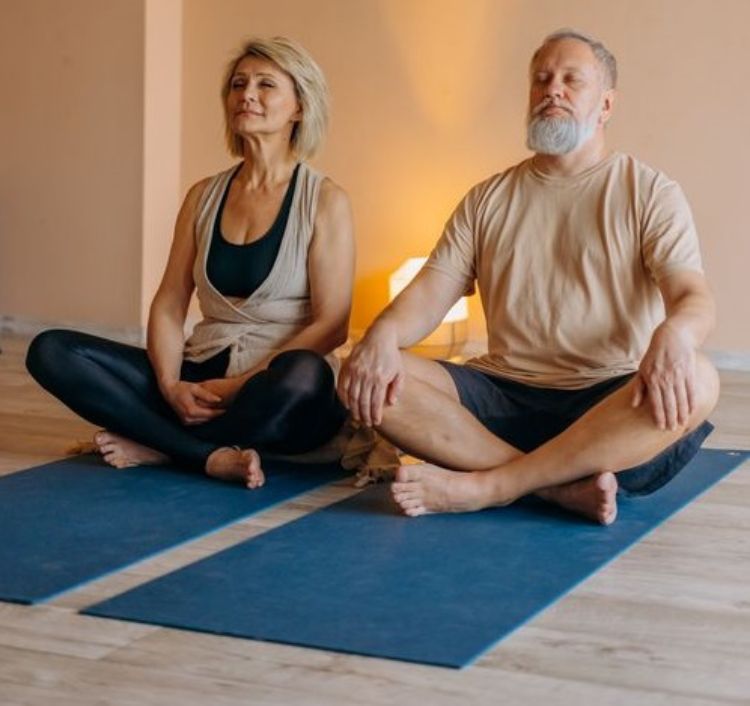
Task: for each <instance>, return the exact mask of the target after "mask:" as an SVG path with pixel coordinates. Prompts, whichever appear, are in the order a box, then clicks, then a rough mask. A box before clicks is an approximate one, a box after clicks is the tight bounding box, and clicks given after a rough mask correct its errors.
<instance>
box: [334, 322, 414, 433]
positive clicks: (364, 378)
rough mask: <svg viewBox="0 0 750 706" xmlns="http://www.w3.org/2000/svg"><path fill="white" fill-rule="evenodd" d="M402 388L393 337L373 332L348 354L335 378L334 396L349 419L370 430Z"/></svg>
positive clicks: (401, 371) (381, 332)
mask: <svg viewBox="0 0 750 706" xmlns="http://www.w3.org/2000/svg"><path fill="white" fill-rule="evenodd" d="M403 384H404V364H403V360H402V357H401V352H400V351H399V349H398V346H397V345H396V339H395V336H393V335H391V334H390V333H389V332H388V331H387V330H382V329H381V331H376V330H373V331H371V333H368V334H367V335H366V336H365V337H364V338H363V339H362V341H360V342H359V343H358V344H357V345H356V346H355V347H354V349H353V350H352V353H351V355H350V356H349V357H348V358H347V359H346V361H345V362H344V365H343V367H342V369H341V373H340V374H339V381H338V393H339V397H340V398H341V401H342V403H343V404H344V406H345V407H347V408H348V409H349V410H350V411H351V413H352V417H353V418H354V419H356V420H357V421H361V422H362V423H363V424H365V425H367V426H368V427H369V426H373V425H374V424H375V425H376V424H380V423H381V422H382V421H383V407H384V405H386V404H389V405H392V404H395V403H396V401H397V399H398V395H399V393H400V392H401V388H402V387H403Z"/></svg>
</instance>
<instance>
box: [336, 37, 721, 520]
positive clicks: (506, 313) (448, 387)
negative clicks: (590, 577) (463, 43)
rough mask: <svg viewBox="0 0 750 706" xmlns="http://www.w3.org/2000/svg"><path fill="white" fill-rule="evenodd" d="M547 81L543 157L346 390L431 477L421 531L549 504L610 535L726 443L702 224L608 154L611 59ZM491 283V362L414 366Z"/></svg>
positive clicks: (575, 65)
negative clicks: (453, 517) (492, 510)
mask: <svg viewBox="0 0 750 706" xmlns="http://www.w3.org/2000/svg"><path fill="white" fill-rule="evenodd" d="M530 81H531V85H530V91H529V111H528V140H527V144H528V147H529V148H530V150H531V151H532V152H534V155H533V156H532V157H531V158H530V159H527V160H525V161H524V162H521V163H520V164H517V165H515V166H513V167H511V168H510V169H507V170H505V171H503V172H501V173H499V174H496V175H495V176H492V177H490V178H489V179H487V180H486V181H483V182H482V183H480V184H478V185H477V186H475V187H474V188H473V189H471V190H470V191H469V193H468V194H467V195H466V197H465V198H464V199H463V200H462V201H461V203H460V204H459V205H458V207H457V208H456V210H455V211H454V213H453V215H452V216H451V218H450V219H449V221H448V223H447V224H446V227H445V230H444V232H443V234H442V236H441V238H440V239H439V241H438V243H437V245H436V246H435V248H434V250H433V252H432V254H431V256H430V258H429V260H428V261H427V263H426V264H425V266H424V268H423V269H422V271H421V272H420V273H419V275H418V276H417V277H416V278H415V279H414V280H413V282H412V283H411V284H410V286H408V287H407V288H406V289H405V290H404V291H403V292H402V293H401V295H400V296H399V297H398V298H397V299H396V300H395V301H394V302H393V303H392V304H391V305H390V306H389V307H388V308H387V309H386V310H385V311H384V312H383V313H381V314H380V316H379V317H378V318H377V319H376V320H375V322H374V323H373V325H372V326H371V327H370V328H369V329H368V331H367V333H366V335H365V336H364V338H363V339H362V341H361V342H360V343H359V344H358V345H357V346H356V347H355V348H354V350H353V351H352V354H351V356H350V357H349V359H348V360H347V361H346V363H345V365H344V367H343V369H342V373H341V375H340V377H339V383H338V391H339V395H340V397H341V399H342V401H343V402H344V404H345V405H346V406H347V407H348V408H349V409H350V410H351V413H352V415H353V417H354V418H355V419H358V420H360V421H361V422H363V423H364V424H367V425H373V426H375V427H376V428H377V429H378V430H379V431H380V432H381V433H382V434H383V435H384V436H386V437H387V438H388V439H390V440H391V441H392V442H393V443H395V444H396V445H397V446H398V447H400V448H402V449H404V450H407V451H408V452H410V453H411V454H413V455H415V456H417V457H419V458H422V459H424V460H425V461H426V463H421V464H417V465H410V466H402V467H401V468H400V469H399V470H398V472H397V476H396V482H394V483H393V486H392V493H393V496H394V498H395V500H396V502H397V503H398V505H399V506H400V508H401V509H402V510H403V512H404V513H405V514H407V515H410V516H416V515H421V514H424V513H428V512H447V511H448V512H463V511H473V510H479V509H481V508H485V507H489V506H497V505H506V504H508V503H511V502H513V501H514V500H515V499H517V498H519V497H521V496H523V495H526V494H528V493H537V494H538V495H539V496H540V497H542V498H544V499H546V500H549V501H550V502H554V503H557V504H559V505H561V506H563V507H565V508H568V509H570V510H572V511H574V512H577V513H580V514H582V515H584V516H586V517H588V518H590V519H593V520H595V521H598V522H600V523H602V524H610V523H611V522H613V521H614V519H615V516H616V513H617V497H618V493H620V494H626V495H641V494H647V493H651V492H654V491H655V490H657V489H658V488H660V487H661V486H663V485H664V484H665V483H667V482H668V481H669V480H671V479H672V478H673V477H674V476H675V475H676V474H677V473H678V472H679V471H680V470H681V469H682V468H683V467H684V466H685V464H686V463H687V461H688V460H690V458H691V457H692V456H693V455H694V454H695V452H696V451H697V449H698V447H699V446H700V444H701V443H702V441H703V439H704V438H705V436H706V435H707V434H708V433H709V432H710V430H711V428H712V427H711V425H710V424H709V423H708V422H706V421H705V420H706V418H707V416H708V414H709V413H710V412H711V410H712V409H713V407H714V405H715V404H716V400H717V397H718V391H719V383H718V376H717V374H716V371H715V370H714V368H713V366H712V365H711V363H710V362H709V361H708V359H707V358H706V357H705V356H704V355H703V354H701V353H700V352H698V348H699V346H700V345H701V344H702V343H703V341H704V340H705V338H706V336H707V334H708V332H709V330H710V329H711V327H712V325H713V321H714V305H713V299H712V296H711V294H710V291H709V289H708V285H707V283H706V280H705V277H704V275H703V272H702V267H701V259H700V252H699V248H698V239H697V235H696V231H695V227H694V224H693V219H692V216H691V213H690V209H689V207H688V205H687V202H686V200H685V197H684V195H683V193H682V191H681V189H680V187H679V186H678V185H677V184H676V183H675V182H674V181H672V180H671V179H669V178H668V177H666V176H665V175H664V174H662V173H660V172H658V171H656V170H654V169H652V168H651V167H648V166H646V165H645V164H643V163H642V162H640V161H638V160H637V159H635V158H634V157H631V156H629V155H625V154H621V153H618V152H612V151H610V150H609V149H608V148H607V146H606V141H605V126H606V124H607V122H608V121H609V119H610V117H611V115H612V111H613V107H614V100H615V86H616V81H617V67H616V62H615V59H614V57H613V56H612V54H611V53H610V52H609V51H608V50H607V49H606V47H604V45H603V44H602V43H601V42H599V41H597V40H595V39H593V38H591V37H589V36H587V35H585V34H583V33H581V32H577V31H573V30H561V31H559V32H555V33H554V34H552V35H550V36H548V37H547V38H546V39H545V40H544V42H543V43H542V45H541V47H540V48H539V49H538V50H537V51H536V53H535V54H534V56H533V58H532V61H531V72H530ZM475 283H476V286H478V288H479V292H480V295H481V299H482V305H483V307H484V311H485V314H486V319H487V333H488V353H487V354H486V355H483V356H481V357H479V358H474V359H472V360H469V361H468V362H467V363H466V364H465V365H455V364H452V363H449V362H437V361H430V360H426V359H422V358H419V357H416V356H414V355H411V354H409V353H408V352H406V350H405V349H407V348H409V347H410V346H412V345H414V344H415V343H417V342H418V341H419V340H421V339H422V338H423V337H424V336H425V335H427V334H428V333H429V332H430V331H432V330H433V329H434V328H435V327H437V326H438V325H439V323H440V321H441V320H442V318H443V316H444V315H445V313H446V312H447V311H448V309H449V308H450V307H451V306H452V305H453V304H454V302H455V301H456V300H457V299H458V298H459V297H461V296H462V295H465V294H467V293H471V292H472V291H473V290H474V288H475Z"/></svg>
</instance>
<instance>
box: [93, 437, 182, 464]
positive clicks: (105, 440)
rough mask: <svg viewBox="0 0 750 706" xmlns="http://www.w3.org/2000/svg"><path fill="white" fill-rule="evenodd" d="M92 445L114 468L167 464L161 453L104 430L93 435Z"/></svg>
mask: <svg viewBox="0 0 750 706" xmlns="http://www.w3.org/2000/svg"><path fill="white" fill-rule="evenodd" d="M94 445H95V446H96V449H97V451H98V452H99V453H100V454H101V455H102V457H103V458H104V460H105V461H106V462H107V463H108V464H109V465H110V466H114V467H115V468H130V467H131V466H155V465H158V464H160V463H168V462H169V457H168V456H165V455H164V454H163V453H160V452H159V451H155V450H154V449H151V448H149V447H148V446H143V445H142V444H139V443H137V442H135V441H131V440H130V439H126V438H125V437H124V436H120V435H119V434H113V433H112V432H111V431H107V430H106V429H103V430H102V431H98V432H97V433H96V434H94Z"/></svg>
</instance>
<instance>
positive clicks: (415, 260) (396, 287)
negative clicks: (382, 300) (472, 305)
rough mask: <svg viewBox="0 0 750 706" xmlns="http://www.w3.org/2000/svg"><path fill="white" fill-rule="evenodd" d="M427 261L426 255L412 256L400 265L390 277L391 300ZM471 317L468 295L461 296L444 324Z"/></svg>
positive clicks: (449, 311) (447, 315)
mask: <svg viewBox="0 0 750 706" xmlns="http://www.w3.org/2000/svg"><path fill="white" fill-rule="evenodd" d="M425 262H427V258H426V257H410V258H409V259H408V260H406V262H404V264H403V265H401V267H399V268H398V269H397V270H396V271H395V272H394V273H393V274H392V275H391V276H390V278H389V279H388V289H389V294H390V300H391V301H393V300H394V299H395V298H396V297H397V296H398V293H399V292H400V291H401V290H402V289H404V287H406V285H407V284H409V282H411V281H412V280H413V279H414V278H415V277H416V276H417V273H418V272H419V271H420V270H421V269H422V265H424V263H425ZM468 318H469V307H468V304H467V302H466V297H461V298H460V299H459V300H458V301H457V302H456V303H455V304H454V305H453V306H452V307H451V308H450V309H449V310H448V313H447V314H446V315H445V317H444V318H443V323H444V324H451V323H455V322H456V321H466V320H467V319H468Z"/></svg>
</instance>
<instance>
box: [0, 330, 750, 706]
mask: <svg viewBox="0 0 750 706" xmlns="http://www.w3.org/2000/svg"><path fill="white" fill-rule="evenodd" d="M0 343H1V345H2V348H3V352H2V354H0V474H3V473H10V472H13V471H16V470H19V469H22V468H25V467H28V466H32V465H34V464H38V463H41V462H44V461H48V460H52V459H55V458H59V457H60V455H61V452H62V450H63V449H64V448H65V446H66V445H67V444H68V443H69V442H70V441H71V440H72V439H76V438H81V439H86V438H89V437H90V435H91V427H89V426H88V425H87V424H86V423H84V422H81V421H79V420H77V419H76V418H75V417H74V416H73V415H72V414H71V413H70V412H68V411H67V410H66V409H64V408H63V407H62V405H60V404H58V403H57V402H56V401H55V400H53V399H52V398H51V397H49V396H48V395H47V394H46V393H44V392H43V391H42V390H40V389H38V388H37V387H36V385H35V384H34V383H33V381H31V379H30V378H29V377H28V375H27V374H26V373H25V371H24V368H23V363H22V361H23V354H24V351H25V347H26V343H25V342H24V341H23V340H19V339H11V338H8V337H5V338H4V340H2V342H0ZM722 380H723V391H722V397H721V402H720V404H719V407H718V409H717V411H716V413H715V414H714V415H713V420H714V422H715V423H716V425H717V430H716V432H715V433H714V434H713V436H712V437H711V438H710V445H711V446H715V447H723V448H742V447H744V448H750V414H749V413H750V375H747V374H740V373H726V374H724V375H722ZM352 492H353V491H352V489H351V487H349V485H348V484H346V483H342V484H340V485H337V486H334V487H330V488H326V489H323V490H318V491H315V492H312V493H310V494H308V495H307V496H305V497H303V498H302V499H301V500H298V501H295V502H290V503H287V504H285V505H282V506H280V507H278V508H275V509H273V510H270V511H268V512H266V513H264V514H262V515H261V516H260V517H256V518H254V519H251V520H248V521H245V522H241V523H238V524H237V525H235V526H233V527H231V528H228V529H226V530H224V531H222V532H219V533H217V534H215V535H213V536H211V537H208V538H204V539H202V540H198V541H196V542H193V543H191V544H189V545H187V546H184V547H180V548H178V549H176V550H174V551H171V552H167V553H166V554H165V555H163V556H160V557H157V558H155V559H153V560H150V561H146V562H143V563H141V564H139V565H137V566H135V567H133V568H131V569H129V570H126V571H122V572H120V573H118V574H115V575H113V576H110V577H107V578H105V579H102V580H100V581H97V582H95V583H92V584H89V585H88V586H86V587H84V588H81V589H80V590H78V591H74V592H72V593H69V594H67V595H65V596H64V597H61V598H59V599H58V600H55V601H53V602H51V603H49V604H46V605H41V606H20V605H14V604H10V603H0V705H2V706H11V705H13V706H15V705H17V704H34V705H37V704H44V705H46V704H54V705H55V706H57V705H60V706H63V705H65V704H71V705H73V704H75V705H76V706H82V705H88V704H117V705H118V706H120V705H122V706H126V705H128V706H129V705H131V704H132V705H133V706H150V705H152V704H153V705H157V704H158V705H160V706H163V705H177V704H180V705H191V704H201V705H205V704H211V705H212V706H224V705H227V706H228V705H230V704H321V705H323V704H325V705H326V706H329V705H336V704H383V705H386V704H388V705H389V706H390V705H391V704H430V705H432V704H436V705H437V704H485V703H486V704H490V703H492V704H510V705H513V704H532V705H536V704H544V706H549V705H552V704H576V705H578V704H582V705H587V704H608V705H609V704H638V706H642V705H648V704H676V705H680V706H681V705H683V704H684V705H685V706H697V705H698V704H750V464H746V465H745V467H744V468H743V469H741V470H739V471H737V472H736V473H735V474H734V475H733V476H731V477H730V478H729V479H727V480H725V481H724V482H722V483H720V484H719V485H718V486H717V487H715V488H714V489H713V490H711V491H710V492H709V493H708V494H706V495H705V496H703V497H702V498H701V499H699V500H698V501H697V502H695V503H693V504H692V505H691V506H690V507H688V508H687V509H685V510H684V511H683V512H682V513H680V514H679V515H678V516H677V517H676V518H673V519H672V520H670V521H669V522H667V523H666V524H665V525H664V526H662V527H660V528H658V529H657V530H656V531H655V532H653V534H651V535H650V536H649V537H648V538H646V539H645V540H643V541H642V542H640V543H639V544H638V545H636V546H635V547H634V548H633V549H631V550H630V551H629V552H628V553H627V554H626V555H625V556H623V557H621V558H619V559H618V560H617V561H615V562H614V563H613V564H611V565H610V566H608V567H607V568H606V569H604V570H603V571H601V572H599V573H598V574H597V575H596V576H594V577H593V578H591V579H590V580H588V581H586V582H585V583H584V584H583V585H582V586H580V587H579V588H578V589H577V590H575V591H573V592H572V593H570V594H569V595H567V596H566V597H565V598H564V599H562V600H561V601H559V602H558V603H557V604H556V605H554V606H552V607H551V608H550V609H549V610H547V611H546V612H545V613H543V614H542V615H541V616H539V617H537V618H536V619H535V620H533V621H532V622H531V623H530V624H529V625H527V626H525V627H524V628H522V629H521V630H519V631H518V632H517V633H516V634H514V635H512V636H511V637H510V638H509V639H507V640H506V641H505V642H503V643H502V644H501V645H499V646H498V647H496V648H495V649H494V650H492V651H491V652H490V653H489V654H488V655H486V656H485V657H484V658H482V659H481V660H480V661H479V662H478V663H477V664H476V665H475V666H473V667H470V668H468V669H466V670H463V671H454V670H448V669H440V668H434V667H426V666H418V665H411V664H404V663H399V662H391V661H388V660H379V659H372V658H365V657H357V656H350V655H341V654H334V653H328V652H324V651H320V650H313V649H304V648H297V647H291V646H285V645H276V644H272V643H262V642H253V641H250V640H240V639H233V638H225V637H218V636H212V635H204V634H199V633H191V632H182V631H178V630H170V629H165V628H159V627H151V626H145V625H137V624H133V623H125V622H119V621H114V620H102V619H97V618H93V617H86V616H81V615H78V614H76V610H77V609H79V608H81V607H82V606H85V605H88V604H90V603H93V602H95V601H98V600H101V599H103V598H106V597H109V596H112V595H114V594H116V593H119V592H121V591H123V590H124V589H126V588H129V587H132V586H134V585H136V584H138V583H141V582H143V581H146V580H148V579H151V578H153V577H156V576H159V575H161V574H164V573H166V572H167V571H171V570H172V569H174V568H177V567H178V566H182V565H184V564H187V563H190V562H192V561H194V560H196V559H197V558H200V557H203V556H206V555H208V554H212V553H214V552H216V551H217V550H218V549H220V548H223V547H226V546H229V545H231V544H234V543H236V542H238V541H240V540H242V539H244V538H246V537H249V536H252V535H255V534H258V533H261V532H264V531H266V530H267V529H269V528H272V527H275V526H277V525H280V524H283V523H285V522H289V521H290V520H292V519H294V518H296V517H299V516H300V515H303V514H305V513H307V512H310V511H311V510H312V509H314V508H317V507H320V506H322V505H325V504H328V503H330V502H333V501H335V500H338V499H340V498H343V497H345V496H346V495H348V494H350V493H352ZM50 510H51V511H52V508H50ZM0 541H2V538H0ZM374 541H376V538H374ZM362 561H363V562H366V561H367V548H366V547H363V550H362ZM415 596H418V594H417V593H415ZM426 598H427V597H426Z"/></svg>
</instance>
